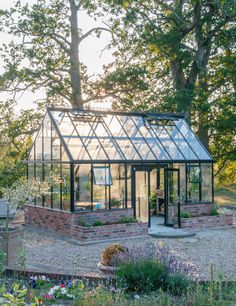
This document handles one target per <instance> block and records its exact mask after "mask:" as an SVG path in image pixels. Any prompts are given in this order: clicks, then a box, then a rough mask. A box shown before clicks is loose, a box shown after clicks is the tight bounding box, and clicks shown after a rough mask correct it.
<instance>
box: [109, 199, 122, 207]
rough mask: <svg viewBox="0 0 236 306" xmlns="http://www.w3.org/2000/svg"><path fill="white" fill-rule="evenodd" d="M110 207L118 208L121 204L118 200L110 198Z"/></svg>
mask: <svg viewBox="0 0 236 306" xmlns="http://www.w3.org/2000/svg"><path fill="white" fill-rule="evenodd" d="M110 205H111V207H113V208H114V207H116V208H119V207H120V206H121V202H120V200H118V199H116V198H111V201H110Z"/></svg>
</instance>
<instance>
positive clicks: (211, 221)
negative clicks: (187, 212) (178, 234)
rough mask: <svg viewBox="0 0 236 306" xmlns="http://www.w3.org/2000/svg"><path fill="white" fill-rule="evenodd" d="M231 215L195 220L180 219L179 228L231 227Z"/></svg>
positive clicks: (203, 217)
mask: <svg viewBox="0 0 236 306" xmlns="http://www.w3.org/2000/svg"><path fill="white" fill-rule="evenodd" d="M232 225H233V215H231V214H225V215H219V216H201V217H195V218H181V228H193V229H194V228H195V229H201V228H209V227H221V226H232Z"/></svg>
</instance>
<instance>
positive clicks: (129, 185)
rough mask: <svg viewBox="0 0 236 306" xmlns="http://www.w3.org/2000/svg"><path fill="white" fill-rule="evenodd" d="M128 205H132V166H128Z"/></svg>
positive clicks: (129, 206)
mask: <svg viewBox="0 0 236 306" xmlns="http://www.w3.org/2000/svg"><path fill="white" fill-rule="evenodd" d="M127 207H128V208H131V207H132V202H131V166H130V165H128V166H127Z"/></svg>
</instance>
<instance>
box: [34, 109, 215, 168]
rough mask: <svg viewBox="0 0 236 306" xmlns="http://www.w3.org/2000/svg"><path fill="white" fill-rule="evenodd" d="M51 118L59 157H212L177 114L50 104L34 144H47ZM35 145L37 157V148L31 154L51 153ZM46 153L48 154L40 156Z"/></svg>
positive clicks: (101, 159) (146, 159) (141, 159)
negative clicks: (117, 110) (52, 106)
mask: <svg viewBox="0 0 236 306" xmlns="http://www.w3.org/2000/svg"><path fill="white" fill-rule="evenodd" d="M49 121H50V124H51V129H52V130H53V131H54V132H53V133H54V137H53V141H54V142H55V148H56V149H57V151H58V150H59V142H60V143H61V146H62V150H63V152H64V153H63V154H62V160H73V161H78V162H79V161H83V162H86V161H88V162H91V161H99V162H115V161H117V162H118V161H119V162H122V161H124V162H125V161H130V162H131V161H132V162H135V161H137V162H149V161H150V162H151V161H155V162H157V161H158V162H163V161H171V162H175V161H176V162H177V161H178V162H181V161H183V162H186V161H196V162H197V161H208V160H209V161H212V158H211V156H210V154H209V153H208V152H207V151H206V149H205V148H204V147H203V145H202V144H201V142H200V141H199V140H198V138H197V137H196V136H195V135H194V133H193V132H192V131H191V129H190V127H189V126H188V125H187V123H186V122H185V120H184V119H183V117H180V116H175V115H164V114H141V113H140V114H139V113H118V112H100V111H86V110H74V109H53V108H50V109H48V111H47V114H46V116H45V119H44V122H43V124H42V127H41V129H40V132H39V133H38V136H37V137H36V141H35V146H36V147H37V143H39V146H40V145H41V143H44V144H45V143H47V146H48V145H49V143H48V141H49V139H48V134H49V130H48V125H49ZM55 135H57V136H55ZM39 137H40V140H39V139H38V138H39ZM42 139H44V141H42ZM53 141H52V142H53ZM34 151H36V152H38V151H39V152H40V154H41V157H39V156H37V153H36V157H35V158H34V159H36V160H41V159H43V160H45V158H46V159H49V153H48V152H45V151H44V150H41V149H39V148H37V149H36V150H35V149H34ZM46 153H47V156H44V155H45V154H46ZM32 155H33V153H32V152H31V154H30V158H29V159H32V158H31V157H32ZM54 155H55V154H54ZM52 159H55V158H53V157H52Z"/></svg>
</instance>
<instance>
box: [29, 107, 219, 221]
mask: <svg viewBox="0 0 236 306" xmlns="http://www.w3.org/2000/svg"><path fill="white" fill-rule="evenodd" d="M53 111H59V112H62V117H61V119H60V120H59V121H61V122H62V121H63V118H64V117H65V115H66V114H67V115H68V118H69V120H70V121H71V125H72V127H73V128H74V129H73V133H74V132H76V136H74V135H70V136H69V135H68V137H70V138H72V137H76V138H78V139H79V140H80V142H81V145H82V146H83V147H84V148H85V151H86V153H87V156H88V157H89V160H88V159H83V160H80V159H74V158H73V156H72V154H71V152H70V150H69V148H68V146H67V144H66V142H65V138H64V137H67V136H66V135H62V134H61V131H60V128H59V127H58V123H57V122H56V120H55V119H54V116H53V114H52V112H53ZM78 112H79V113H82V114H88V116H90V117H91V118H93V117H96V116H99V122H98V121H97V120H94V121H93V122H89V121H88V125H89V126H90V130H89V135H87V136H81V134H80V131H79V130H78V128H77V127H76V124H75V123H74V122H73V114H77V113H78ZM47 114H48V116H49V119H50V122H51V160H45V158H44V131H43V125H42V160H36V140H37V136H36V138H35V141H34V144H33V154H34V160H27V161H26V163H27V164H34V177H36V164H41V165H42V178H43V179H44V178H45V169H44V167H45V165H46V164H50V165H51V169H53V165H54V164H60V177H61V180H62V167H63V165H69V167H70V202H71V209H70V210H71V212H74V211H76V210H75V203H74V188H75V186H74V177H75V173H74V166H75V165H76V164H88V165H91V211H92V210H93V200H94V199H93V166H95V165H97V164H104V165H105V164H106V165H109V166H110V165H111V164H123V165H124V168H125V207H126V208H127V202H128V181H127V172H128V166H131V202H132V206H133V208H134V215H135V205H134V199H135V186H134V181H135V170H134V168H135V167H143V168H145V169H148V168H149V169H150V168H151V167H153V169H154V168H159V167H160V166H161V165H163V164H165V165H167V164H172V163H182V164H185V165H186V173H185V176H186V204H188V197H187V184H188V182H187V164H191V163H195V164H196V163H198V164H199V165H200V164H202V163H211V164H212V202H214V177H213V171H214V169H213V163H214V160H213V159H212V158H211V157H210V155H209V153H208V152H207V151H206V149H205V148H204V146H203V145H202V144H201V142H200V141H199V140H198V142H199V145H200V146H201V147H202V148H203V149H204V150H205V152H206V154H207V155H208V156H209V159H200V158H199V157H198V156H197V154H196V152H195V151H194V150H193V148H192V146H191V144H190V143H189V142H188V141H187V139H186V137H185V136H184V135H183V133H182V132H181V130H180V129H179V128H178V127H177V125H176V124H175V122H174V120H178V119H183V118H184V117H183V116H181V115H175V114H161V113H156V114H155V113H146V114H144V113H142V114H140V113H135V112H127V113H124V112H113V111H108V112H102V111H89V110H88V111H86V110H80V109H64V108H48V110H47ZM106 115H112V116H116V115H120V116H121V115H123V116H127V117H126V119H125V122H124V123H122V122H121V120H120V118H118V117H117V118H116V119H117V121H118V123H119V125H120V127H119V128H120V132H121V131H122V134H123V135H125V136H119V134H118V136H114V135H113V134H112V132H111V129H110V127H109V125H108V124H107V122H106V121H105V118H106ZM45 116H46V115H45ZM133 117H139V118H140V117H141V118H142V120H143V122H144V126H145V128H146V129H147V130H148V135H149V136H148V137H145V136H144V134H143V133H142V132H141V131H140V126H139V125H138V124H137V122H136V121H135V119H134V118H133ZM44 118H45V117H44ZM150 118H153V119H155V120H159V121H160V122H161V121H162V120H163V122H164V121H165V120H167V119H168V120H169V121H171V122H172V123H173V127H174V128H175V129H176V131H177V132H178V133H179V134H180V135H182V138H183V140H184V141H185V142H186V143H187V144H188V146H189V150H191V152H193V153H194V155H195V156H196V157H197V159H194V160H188V159H186V157H185V155H184V154H183V152H182V151H181V149H180V148H178V145H177V144H176V141H175V139H173V137H172V135H171V133H170V132H169V131H168V129H166V127H165V125H161V127H162V128H163V130H164V131H165V132H166V133H167V134H168V136H169V139H170V141H171V142H172V143H173V144H174V146H175V147H176V149H177V150H178V151H179V152H180V154H181V155H182V156H183V159H173V158H171V155H170V153H169V152H168V150H167V148H166V147H165V145H164V144H163V143H162V141H161V139H160V138H159V137H160V135H159V136H158V135H157V133H156V131H155V129H154V128H153V126H152V125H151V124H150V125H148V124H149V123H148V120H149V119H150ZM112 119H113V117H112ZM112 119H111V120H112ZM129 119H130V120H131V121H132V123H133V127H134V131H135V134H136V137H135V136H134V137H131V136H130V135H129V134H128V133H127V131H126V129H125V123H127V121H128V120H129ZM86 122H87V121H86ZM140 122H141V120H140ZM98 123H99V124H101V125H102V127H103V129H104V130H105V131H106V135H105V136H104V137H100V136H98V135H97V134H96V127H97V125H98ZM185 123H186V122H185ZM186 125H187V123H186ZM187 127H188V128H189V126H188V125H187ZM52 129H54V130H55V133H56V135H57V137H58V139H59V141H60V160H53V156H52V154H53V150H52ZM189 129H190V128H189ZM190 131H191V133H193V132H192V130H191V129H190ZM39 132H40V129H39V131H38V133H39ZM138 132H139V135H141V136H139V137H137V133H138ZM145 134H146V133H145ZM37 135H38V134H37ZM149 138H151V139H153V142H151V141H150V142H149V141H148V140H149ZM91 139H96V140H97V142H98V144H99V145H100V147H101V149H102V150H103V152H104V155H105V159H94V160H92V156H91V154H90V152H89V150H88V145H89V143H90V141H91ZM104 139H109V141H110V142H111V144H112V146H113V147H114V148H115V150H116V151H117V152H118V153H119V156H120V158H122V159H117V160H116V159H109V151H106V148H105V147H104V145H103V144H104V143H103V140H104ZM119 139H121V140H124V139H126V140H127V141H128V142H129V143H130V145H131V146H132V147H133V149H134V155H136V156H138V159H132V158H131V159H127V158H126V156H125V152H124V148H121V147H120V145H119V143H118V141H119ZM196 139H197V137H196ZM135 140H142V143H143V144H145V145H146V146H147V148H148V150H149V152H151V153H152V155H153V156H154V157H155V160H147V159H145V158H147V156H148V155H146V157H145V156H142V155H141V154H140V152H139V149H140V148H141V147H140V145H139V147H136V146H135V145H134V142H133V141H135ZM153 143H155V144H156V145H157V146H158V149H159V150H160V152H161V153H164V156H166V157H167V158H169V159H165V160H158V156H157V155H156V153H155V152H154V150H153V148H154V146H153ZM110 148H111V147H110ZM62 149H64V151H65V152H66V154H67V156H68V160H67V161H65V160H64V161H63V160H62ZM108 149H109V148H108ZM30 152H32V150H31V151H30ZM147 154H148V153H147ZM27 167H28V165H27ZM149 175H150V171H149ZM149 188H150V186H149ZM199 188H200V189H199V191H200V193H199V194H201V186H200V187H199ZM165 189H166V188H165ZM52 195H53V186H52V188H51V208H53V196H52ZM108 197H109V208H111V205H110V204H111V202H110V201H111V190H110V187H109V190H108ZM200 201H201V198H199V202H200ZM35 204H36V203H35ZM42 205H44V199H43V198H42ZM149 206H150V204H149ZM62 208H63V207H62V182H61V183H60V209H62ZM149 213H150V207H149ZM149 219H150V218H149Z"/></svg>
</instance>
